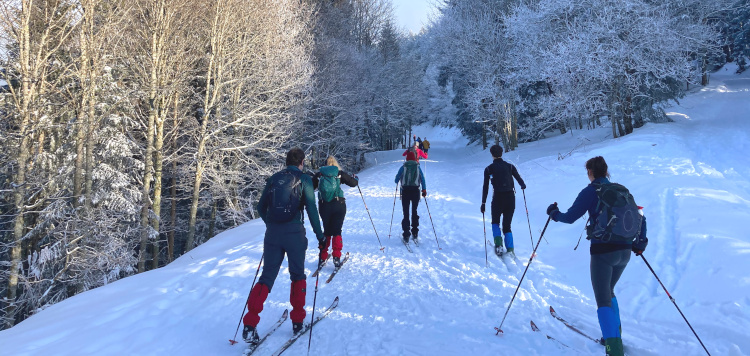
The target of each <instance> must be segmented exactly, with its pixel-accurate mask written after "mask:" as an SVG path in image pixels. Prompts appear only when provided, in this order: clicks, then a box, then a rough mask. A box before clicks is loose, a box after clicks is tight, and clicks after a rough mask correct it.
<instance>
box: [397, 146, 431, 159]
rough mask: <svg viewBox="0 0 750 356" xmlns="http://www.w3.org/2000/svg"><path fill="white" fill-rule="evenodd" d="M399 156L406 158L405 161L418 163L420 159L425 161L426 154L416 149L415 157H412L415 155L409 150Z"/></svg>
mask: <svg viewBox="0 0 750 356" xmlns="http://www.w3.org/2000/svg"><path fill="white" fill-rule="evenodd" d="M401 156H406V160H407V161H417V162H419V159H420V158H424V159H427V154H426V153H424V151H422V150H420V149H419V148H417V154H416V157H414V156H415V155H414V154H413V153H411V152H409V150H406V151H405V152H404V154H402V155H401Z"/></svg>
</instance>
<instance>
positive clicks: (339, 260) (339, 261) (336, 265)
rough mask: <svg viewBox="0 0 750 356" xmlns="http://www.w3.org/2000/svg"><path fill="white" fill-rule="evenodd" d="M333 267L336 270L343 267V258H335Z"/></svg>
mask: <svg viewBox="0 0 750 356" xmlns="http://www.w3.org/2000/svg"><path fill="white" fill-rule="evenodd" d="M333 266H334V267H336V268H339V267H341V257H336V256H333Z"/></svg>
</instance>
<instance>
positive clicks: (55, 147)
mask: <svg viewBox="0 0 750 356" xmlns="http://www.w3.org/2000/svg"><path fill="white" fill-rule="evenodd" d="M437 5H438V6H439V16H437V17H436V18H434V19H432V20H431V23H430V24H429V25H428V26H426V27H425V28H424V29H423V30H422V31H421V32H420V33H406V31H404V30H402V29H400V28H399V27H398V26H397V25H396V22H395V18H394V14H393V4H392V3H391V2H390V1H389V0H7V1H3V2H2V3H0V295H2V296H3V300H2V301H0V319H2V320H0V325H2V326H0V329H3V328H9V327H12V326H13V325H14V324H16V323H18V322H20V321H22V320H24V319H25V318H27V317H29V316H30V315H33V314H34V313H36V312H37V311H39V310H42V309H44V308H45V307H46V306H49V305H52V304H54V303H56V302H59V301H61V300H64V299H65V298H68V297H71V296H73V295H76V294H78V293H81V292H84V291H86V290H90V289H92V288H96V287H99V286H102V285H105V284H108V283H111V282H112V281H115V280H118V279H121V278H124V277H127V276H130V275H133V274H136V273H142V272H145V271H148V270H153V269H156V268H159V267H161V266H164V265H166V264H168V263H170V262H171V261H173V260H174V259H175V258H177V257H179V256H181V255H182V254H184V253H185V252H187V251H190V250H191V249H192V248H194V247H196V246H198V245H200V244H202V243H204V242H205V241H207V240H208V239H210V238H211V237H213V236H215V235H216V234H217V233H219V232H221V231H224V230H227V229H230V228H233V227H236V226H238V225H240V224H242V223H245V222H247V221H249V220H252V219H254V218H256V213H255V210H254V209H255V207H254V205H255V204H256V198H257V196H258V194H259V190H261V189H262V188H263V185H264V182H265V179H266V178H267V177H269V176H270V175H271V174H273V173H274V172H275V171H277V170H279V169H280V168H282V166H283V153H284V152H285V151H286V150H288V149H289V148H291V147H301V148H302V149H304V150H305V151H306V152H307V155H308V157H309V158H310V159H309V160H308V162H306V165H307V168H310V169H315V168H316V167H317V166H319V165H320V163H321V161H322V160H323V159H325V157H327V156H328V155H335V156H336V157H337V158H338V159H339V160H340V161H341V163H342V164H343V165H345V166H346V167H349V169H351V170H353V171H356V170H357V169H359V168H360V167H362V166H363V165H364V163H365V162H363V159H364V158H363V157H364V153H366V152H371V151H377V150H392V149H396V148H402V147H404V146H406V145H409V144H410V143H411V142H410V139H411V137H412V135H413V134H414V133H413V132H412V130H411V129H412V127H414V126H416V125H419V124H422V123H425V122H430V123H432V124H434V125H444V126H453V127H457V128H459V129H460V130H461V132H462V133H463V134H464V135H465V136H466V137H468V138H469V140H470V142H472V143H476V142H479V141H483V143H484V144H485V145H486V144H487V141H492V140H494V142H495V143H500V144H501V145H502V146H503V147H504V148H505V149H506V150H513V149H514V148H516V147H517V146H518V144H519V143H523V142H529V141H534V140H538V139H541V138H544V137H545V135H549V134H550V133H553V132H561V133H565V132H567V131H569V130H585V129H588V128H593V127H601V126H607V127H611V130H612V137H613V138H616V137H620V136H624V135H627V134H629V133H631V132H633V130H634V129H635V128H638V127H640V126H642V125H643V124H644V123H646V122H663V121H667V120H669V119H668V118H667V116H666V115H665V114H664V111H663V110H662V106H663V105H665V104H667V103H669V102H670V101H675V100H679V99H680V98H682V97H683V96H684V95H685V94H686V93H687V92H688V91H689V90H691V89H692V88H696V87H700V86H701V85H706V84H707V83H708V82H709V81H710V74H711V72H712V71H714V70H715V69H716V68H718V67H720V66H722V65H723V64H725V63H727V62H736V63H737V64H738V68H739V70H740V71H744V70H745V69H746V68H747V66H748V63H747V58H748V57H750V27H749V26H748V21H750V5H748V4H747V2H746V1H744V0H717V1H711V2H706V1H700V0H680V1H678V0H668V1H660V2H655V1H649V0H626V1H619V2H611V1H602V0H583V1H571V0H555V1H517V0H445V1H442V2H439V3H438V4H437Z"/></svg>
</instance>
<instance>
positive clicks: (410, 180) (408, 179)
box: [401, 161, 421, 187]
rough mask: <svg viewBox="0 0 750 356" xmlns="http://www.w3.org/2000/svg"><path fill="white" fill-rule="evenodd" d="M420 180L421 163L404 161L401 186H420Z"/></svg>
mask: <svg viewBox="0 0 750 356" xmlns="http://www.w3.org/2000/svg"><path fill="white" fill-rule="evenodd" d="M420 181H421V179H420V176H419V163H417V162H416V161H406V162H405V163H404V175H403V176H401V186H404V187H418V186H419V183H420Z"/></svg>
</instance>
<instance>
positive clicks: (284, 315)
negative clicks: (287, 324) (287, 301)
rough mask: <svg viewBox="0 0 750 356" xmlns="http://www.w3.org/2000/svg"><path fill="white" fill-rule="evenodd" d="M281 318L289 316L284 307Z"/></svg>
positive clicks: (287, 310)
mask: <svg viewBox="0 0 750 356" xmlns="http://www.w3.org/2000/svg"><path fill="white" fill-rule="evenodd" d="M281 317H282V318H284V319H286V318H287V317H289V309H284V314H282V315H281Z"/></svg>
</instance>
